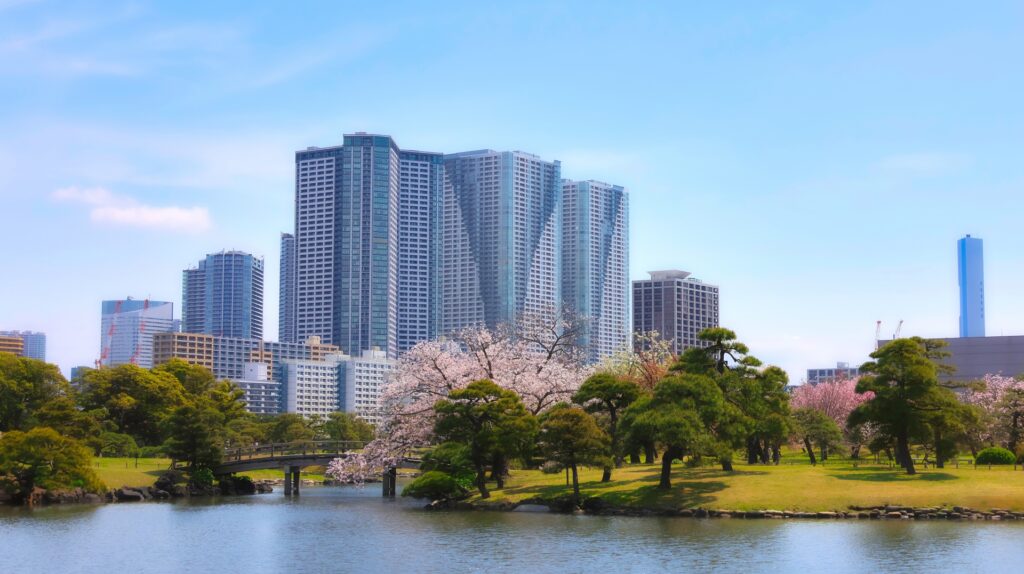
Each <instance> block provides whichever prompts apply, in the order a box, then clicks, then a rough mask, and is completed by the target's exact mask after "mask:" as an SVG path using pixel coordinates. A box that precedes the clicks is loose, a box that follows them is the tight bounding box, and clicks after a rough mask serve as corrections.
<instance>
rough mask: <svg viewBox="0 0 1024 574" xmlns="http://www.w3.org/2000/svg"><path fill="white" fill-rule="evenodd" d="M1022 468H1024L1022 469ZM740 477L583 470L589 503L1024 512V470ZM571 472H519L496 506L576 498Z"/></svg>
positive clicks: (803, 468) (835, 471)
mask: <svg viewBox="0 0 1024 574" xmlns="http://www.w3.org/2000/svg"><path fill="white" fill-rule="evenodd" d="M1018 468H1019V467H1018ZM735 469H736V470H735V472H731V473H727V472H723V471H721V470H720V469H717V468H712V467H705V468H697V469H688V468H684V467H683V466H682V465H681V464H676V465H674V466H673V472H672V489H671V490H670V491H662V490H660V489H658V488H657V484H658V477H659V474H660V470H661V466H660V465H627V466H626V467H624V468H621V469H616V470H615V471H614V472H613V474H612V481H611V482H608V483H601V482H600V479H601V471H600V469H584V470H583V471H582V472H581V475H580V489H581V493H582V495H583V496H584V497H589V496H601V497H602V498H603V499H605V500H606V501H608V502H610V503H613V504H619V505H629V506H638V507H643V508H693V507H697V506H702V507H705V508H718V509H727V510H767V509H774V510H801V511H822V510H845V509H847V508H848V507H849V506H851V505H856V506H876V505H883V504H893V505H902V506H914V507H927V506H968V507H971V508H980V509H989V508H1006V509H1011V510H1016V511H1022V510H1024V472H1021V471H1020V470H1017V472H1013V471H1012V467H1009V468H1005V467H1004V468H997V467H993V468H992V469H991V470H989V469H988V468H987V467H982V468H979V469H977V470H975V469H973V468H968V467H967V466H966V465H961V467H960V468H959V469H957V468H946V469H938V470H935V469H931V468H929V469H927V470H925V469H919V474H917V475H914V476H907V475H905V474H903V473H902V472H901V471H898V470H892V469H889V467H888V466H886V465H875V464H867V465H865V464H860V465H859V466H858V467H855V466H854V465H853V464H852V463H851V462H849V461H838V462H837V461H829V463H828V464H827V465H825V466H822V465H818V466H816V467H812V466H811V465H810V464H782V465H779V466H761V465H749V466H748V465H745V464H738V465H736V467H735ZM571 490H572V488H571V487H567V486H566V485H565V474H564V473H562V474H554V475H551V474H542V473H541V472H540V471H533V470H514V471H512V477H511V479H510V480H508V481H507V482H506V488H505V489H503V490H500V491H494V492H492V497H491V498H492V500H494V501H501V500H513V501H519V500H524V499H527V498H532V497H537V496H539V497H544V498H548V497H556V496H559V495H565V494H570V493H571Z"/></svg>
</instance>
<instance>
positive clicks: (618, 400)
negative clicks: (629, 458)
mask: <svg viewBox="0 0 1024 574" xmlns="http://www.w3.org/2000/svg"><path fill="white" fill-rule="evenodd" d="M639 397H640V386H639V385H637V384H636V383H635V382H633V381H630V380H628V379H623V378H620V377H616V376H615V375H612V374H610V373H597V374H595V375H591V376H590V377H589V378H588V379H587V380H586V381H583V384H582V385H580V389H579V390H578V391H576V394H575V395H573V397H572V400H573V402H575V403H577V404H580V405H583V406H584V408H586V409H587V411H589V412H602V413H606V414H607V415H608V436H609V437H610V439H611V453H612V457H613V461H614V463H615V467H616V468H621V467H622V464H623V462H624V461H623V450H622V444H621V442H622V441H621V437H620V436H619V428H618V426H619V415H620V414H621V413H622V411H623V410H625V409H626V407H628V406H629V405H631V404H633V402H634V401H635V400H636V399H637V398H639ZM611 479H612V468H611V465H608V466H606V467H605V468H604V472H603V473H602V475H601V482H608V481H610V480H611Z"/></svg>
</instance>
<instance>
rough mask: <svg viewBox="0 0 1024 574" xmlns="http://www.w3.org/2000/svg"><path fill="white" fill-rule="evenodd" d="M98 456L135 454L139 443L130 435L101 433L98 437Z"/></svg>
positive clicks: (137, 452) (137, 451)
mask: <svg viewBox="0 0 1024 574" xmlns="http://www.w3.org/2000/svg"><path fill="white" fill-rule="evenodd" d="M98 443H99V448H98V449H96V450H97V454H99V455H100V456H135V455H137V454H139V445H137V444H135V439H133V438H132V437H131V435H127V434H121V433H116V432H105V433H101V434H100V436H99V439H98Z"/></svg>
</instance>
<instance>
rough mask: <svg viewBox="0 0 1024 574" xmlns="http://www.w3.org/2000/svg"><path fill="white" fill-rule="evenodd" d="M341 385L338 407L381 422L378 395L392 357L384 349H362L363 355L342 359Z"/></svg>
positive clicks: (384, 383)
mask: <svg viewBox="0 0 1024 574" xmlns="http://www.w3.org/2000/svg"><path fill="white" fill-rule="evenodd" d="M343 368H344V371H345V373H344V375H345V376H344V379H343V380H344V385H343V387H342V390H341V410H343V411H345V412H349V413H355V414H357V415H359V417H360V418H362V419H363V420H365V421H367V422H370V423H372V424H379V423H380V422H381V412H380V411H381V409H380V407H381V404H380V398H381V394H382V393H383V391H384V387H385V386H386V385H387V384H388V377H390V374H391V371H392V370H394V368H395V360H394V359H389V358H388V356H387V354H386V353H384V352H383V351H377V350H374V351H363V354H362V356H359V357H348V358H347V359H346V360H345V361H344V362H343Z"/></svg>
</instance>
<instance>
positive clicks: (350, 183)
mask: <svg viewBox="0 0 1024 574" xmlns="http://www.w3.org/2000/svg"><path fill="white" fill-rule="evenodd" d="M295 177H296V182H295V188H296V194H295V195H296V200H295V202H296V220H295V261H296V309H297V311H296V337H297V338H298V339H300V340H303V339H305V338H306V337H308V336H312V335H316V336H320V337H321V338H322V339H323V341H324V342H325V343H331V344H335V345H338V346H339V347H341V349H342V350H343V351H345V352H348V353H358V352H360V351H362V350H364V349H373V348H378V349H381V350H383V351H384V352H386V353H388V355H389V356H391V355H395V354H397V331H398V329H397V323H398V317H397V315H398V197H399V150H398V146H397V145H395V142H394V141H393V140H392V139H391V138H390V137H388V136H382V135H370V134H363V133H357V134H349V135H346V136H345V137H344V143H343V145H341V146H338V147H333V148H309V149H307V150H305V151H300V152H296V154H295Z"/></svg>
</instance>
